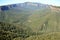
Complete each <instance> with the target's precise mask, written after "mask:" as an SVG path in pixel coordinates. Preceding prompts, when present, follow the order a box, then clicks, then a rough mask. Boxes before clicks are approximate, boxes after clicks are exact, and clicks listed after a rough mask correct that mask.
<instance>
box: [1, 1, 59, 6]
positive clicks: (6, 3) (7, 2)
mask: <svg viewBox="0 0 60 40" xmlns="http://www.w3.org/2000/svg"><path fill="white" fill-rule="evenodd" d="M23 2H39V3H44V4H49V5H57V6H60V0H0V6H1V5H8V4H13V3H23Z"/></svg>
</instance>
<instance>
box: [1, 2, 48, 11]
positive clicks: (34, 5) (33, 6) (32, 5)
mask: <svg viewBox="0 0 60 40" xmlns="http://www.w3.org/2000/svg"><path fill="white" fill-rule="evenodd" d="M14 7H15V8H18V9H20V8H22V9H29V10H35V9H40V8H47V7H49V6H48V5H46V4H41V3H35V2H24V3H19V4H11V5H6V6H0V10H5V8H7V9H11V8H14Z"/></svg>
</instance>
